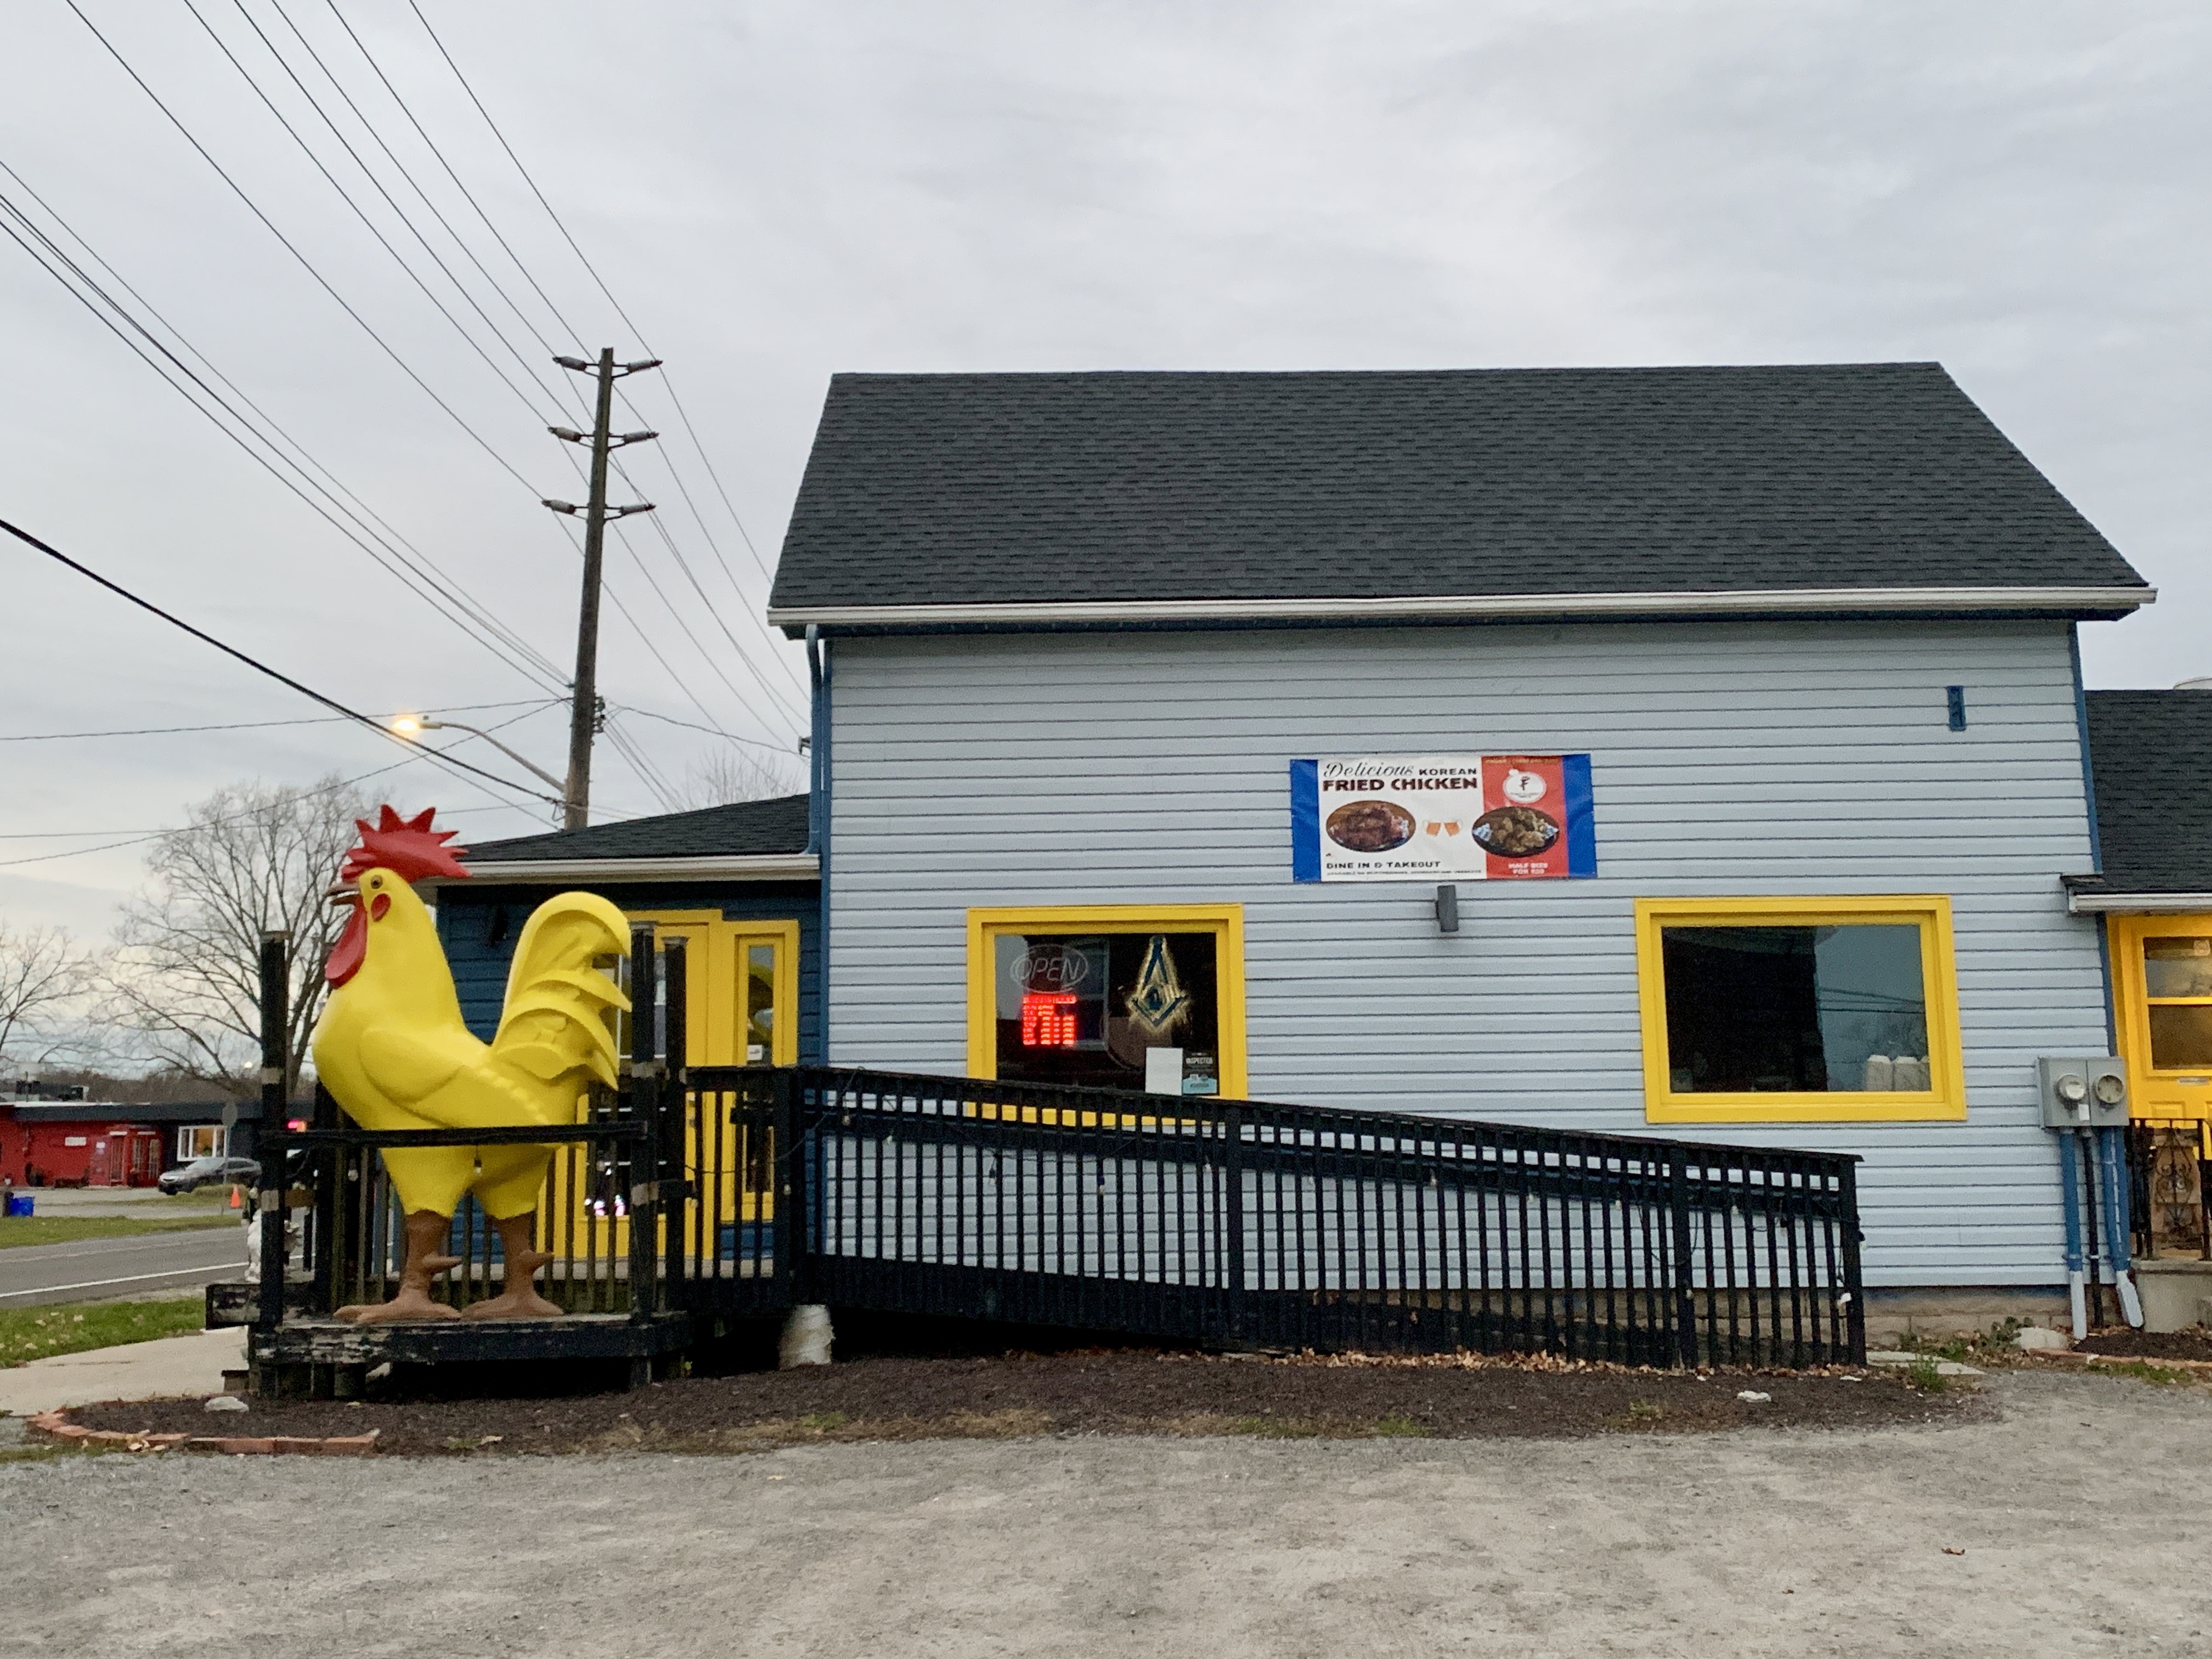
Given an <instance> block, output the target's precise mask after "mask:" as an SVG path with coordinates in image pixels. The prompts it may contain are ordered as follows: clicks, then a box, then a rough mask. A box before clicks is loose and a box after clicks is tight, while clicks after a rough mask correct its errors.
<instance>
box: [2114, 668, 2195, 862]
mask: <svg viewBox="0 0 2212 1659" xmlns="http://www.w3.org/2000/svg"><path fill="white" fill-rule="evenodd" d="M2089 763H2090V769H2091V770H2092V771H2093V774H2094V775H2095V778H2096V785H2097V842H2098V845H2099V847H2100V849H2101V850H2102V852H2103V854H2104V862H2105V871H2104V875H2105V878H2104V882H2103V890H2105V891H2106V892H2112V893H2212V691H2092V692H2090V693H2089Z"/></svg>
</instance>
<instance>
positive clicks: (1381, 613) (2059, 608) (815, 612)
mask: <svg viewBox="0 0 2212 1659" xmlns="http://www.w3.org/2000/svg"><path fill="white" fill-rule="evenodd" d="M2157 598H2158V590H2157V589H2156V588H2153V587H1784V588H1772V589H1767V590H1764V591H1733V592H1697V593H1477V594H1465V595H1459V596H1449V595H1437V596H1427V597H1421V596H1415V597H1408V598H1398V599H1107V600H1085V601H1081V602H1070V603H1067V604H1061V605H1021V604H1017V605H996V604H992V605H818V606H810V605H779V606H771V607H770V608H769V613H768V619H769V623H770V624H772V625H774V626H775V627H780V628H798V627H803V626H805V624H806V623H817V624H819V625H822V626H824V627H866V626H869V625H872V624H903V625H906V626H909V627H910V626H915V625H917V624H920V625H925V626H926V625H927V624H930V623H939V624H944V623H951V624H976V623H1133V622H1301V621H1357V620H1359V619H1362V618H1365V617H1377V618H1392V617H1407V618H1418V617H1653V616H1659V617H1664V616H1670V615H1683V614H1695V615H1699V616H1713V615H1721V616H1776V615H1784V616H1787V615H1790V614H1793V613H1798V612H1804V611H2055V612H2057V613H2059V614H2061V615H2066V614H2073V613H2078V612H2081V611H2133V610H2135V609H2136V607H2137V606H2139V605H2149V604H2151V603H2152V602H2153V601H2154V600H2155V599H2157Z"/></svg>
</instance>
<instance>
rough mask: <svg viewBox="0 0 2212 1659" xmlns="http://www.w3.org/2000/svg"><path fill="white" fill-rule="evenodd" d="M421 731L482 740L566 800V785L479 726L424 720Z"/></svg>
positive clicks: (457, 721)
mask: <svg viewBox="0 0 2212 1659" xmlns="http://www.w3.org/2000/svg"><path fill="white" fill-rule="evenodd" d="M422 729H423V730H424V731H425V732H467V733H469V734H470V735H471V737H477V738H483V740H484V741H485V742H486V743H488V744H490V745H491V746H492V747H493V748H495V749H496V750H499V752H500V753H501V754H502V755H504V756H506V757H507V759H509V760H511V761H513V763H515V764H516V765H517V766H520V767H523V768H525V769H527V770H529V771H531V772H533V773H535V774H536V775H538V777H540V778H543V779H544V781H546V782H547V783H549V784H550V785H552V786H553V787H554V788H556V789H557V790H559V791H560V792H561V794H560V799H562V800H564V801H565V800H566V799H568V785H567V784H565V783H563V782H562V781H561V780H560V779H558V778H556V777H555V776H554V775H552V774H551V773H550V772H549V771H547V770H546V769H544V767H542V766H540V765H538V763H536V762H535V761H533V760H532V759H530V758H529V757H527V756H524V755H518V754H516V753H515V752H514V750H512V749H510V748H508V747H507V745H506V744H503V743H501V741H500V740H499V739H498V738H495V737H494V736H492V734H491V733H490V732H487V731H485V730H483V728H482V727H481V726H464V725H462V724H461V722H460V721H459V720H424V721H423V722H422Z"/></svg>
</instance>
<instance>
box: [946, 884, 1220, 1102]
mask: <svg viewBox="0 0 2212 1659" xmlns="http://www.w3.org/2000/svg"><path fill="white" fill-rule="evenodd" d="M1001 933H1212V935H1213V971H1214V978H1215V981H1216V983H1215V986H1214V1010H1215V1016H1214V1018H1215V1024H1216V1027H1217V1029H1216V1030H1215V1033H1214V1041H1215V1043H1216V1045H1217V1047H1218V1054H1217V1055H1216V1061H1217V1063H1218V1065H1219V1066H1220V1069H1221V1094H1220V1096H1219V1097H1218V1098H1221V1099H1224V1100H1242V1099H1243V1098H1244V1097H1245V1091H1246V1089H1247V1088H1248V1086H1249V1085H1248V1082H1247V1076H1248V1073H1247V1072H1246V1068H1245V1067H1246V1054H1245V1033H1244V907H1243V905H1241V904H1061V905H1004V906H995V907H990V908H981V909H973V910H970V911H969V913H968V1075H969V1076H970V1077H972V1078H985V1079H995V1078H997V1076H998V1075H999V1050H998V1029H997V1027H998V1000H997V987H996V986H995V983H994V980H995V977H996V964H997V962H998V943H997V941H998V938H999V935H1000V934H1001Z"/></svg>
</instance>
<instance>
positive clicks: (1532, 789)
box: [1500, 766, 1544, 806]
mask: <svg viewBox="0 0 2212 1659" xmlns="http://www.w3.org/2000/svg"><path fill="white" fill-rule="evenodd" d="M1500 793H1503V794H1504V797H1505V799H1508V800H1510V801H1511V802H1512V803H1513V804H1514V805H1516V806H1527V805H1531V804H1533V803H1534V802H1536V801H1540V800H1541V799H1544V778H1543V775H1542V774H1541V773H1540V772H1523V771H1522V769H1520V768H1519V767H1517V766H1516V767H1513V768H1511V769H1509V770H1508V771H1507V772H1506V774H1505V781H1504V784H1503V785H1501V786H1500Z"/></svg>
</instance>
